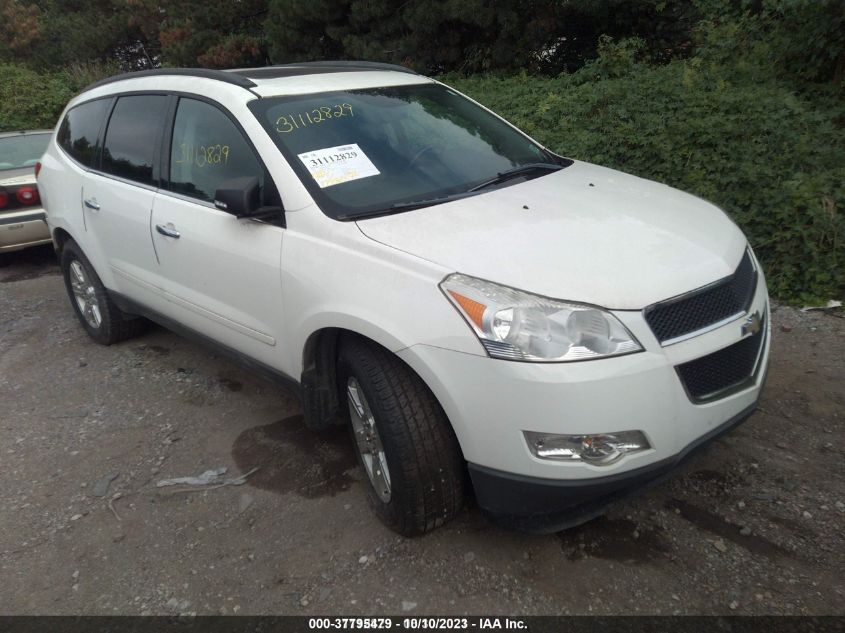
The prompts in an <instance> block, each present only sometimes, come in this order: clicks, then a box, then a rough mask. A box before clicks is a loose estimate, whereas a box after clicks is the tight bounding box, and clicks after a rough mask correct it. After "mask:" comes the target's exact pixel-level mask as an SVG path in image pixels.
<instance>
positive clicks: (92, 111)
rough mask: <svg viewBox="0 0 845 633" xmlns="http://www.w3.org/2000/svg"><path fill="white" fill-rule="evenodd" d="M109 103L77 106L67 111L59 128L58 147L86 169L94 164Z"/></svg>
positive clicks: (91, 103)
mask: <svg viewBox="0 0 845 633" xmlns="http://www.w3.org/2000/svg"><path fill="white" fill-rule="evenodd" d="M110 103H111V100H110V99H98V100H96V101H89V102H88V103H83V104H81V105H78V106H76V107H74V108H72V109H71V110H69V111H68V113H67V114H66V115H65V118H64V120H63V121H62V125H61V127H59V133H58V135H57V137H56V140H57V142H58V143H59V146H60V147H61V148H62V149H64V150H65V151H66V152H67V153H68V154H70V155H71V156H72V157H73V158H75V159H76V160H77V161H79V162H80V163H82V164H83V165H85V166H86V167H91V166H93V164H94V160H95V157H96V154H97V151H98V150H99V141H100V139H99V133H100V129H101V128H102V126H103V121H104V119H105V117H106V114H107V113H108V112H107V111H108V106H109V104H110Z"/></svg>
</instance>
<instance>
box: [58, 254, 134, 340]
mask: <svg viewBox="0 0 845 633" xmlns="http://www.w3.org/2000/svg"><path fill="white" fill-rule="evenodd" d="M61 265H62V276H63V277H64V280H65V288H66V289H67V293H68V297H70V303H71V305H72V306H73V309H74V312H76V316H77V317H78V318H79V322H80V323H81V324H82V327H83V328H85V331H86V332H88V335H89V336H90V337H91V338H92V339H94V340H95V341H97V342H98V343H100V344H101V345H111V344H112V343H117V342H119V341H123V340H125V339H128V338H131V337H133V336H136V335H137V334H140V333H141V332H142V331H143V329H144V326H145V322H144V320H143V319H141V318H138V317H135V316H132V315H129V314H126V313H125V312H123V311H121V310H120V308H118V307H117V305H115V303H114V302H113V301H112V300H111V298H109V296H108V293H107V292H106V289H105V286H103V283H102V282H101V281H100V278H99V277H98V276H97V273H96V272H94V267H93V266H91V262H89V261H88V258H87V257H85V254H84V253H83V252H82V249H81V248H79V245H78V244H76V242H73V241H69V242H68V243H67V244H65V247H64V248H63V249H62V256H61Z"/></svg>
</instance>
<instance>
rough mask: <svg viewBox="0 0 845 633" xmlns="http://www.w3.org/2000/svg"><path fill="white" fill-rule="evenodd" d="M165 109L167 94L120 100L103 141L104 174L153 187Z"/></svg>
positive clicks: (102, 167) (122, 98)
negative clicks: (154, 165)
mask: <svg viewBox="0 0 845 633" xmlns="http://www.w3.org/2000/svg"><path fill="white" fill-rule="evenodd" d="M166 109H167V97H166V96H164V95H136V96H128V97H120V98H119V99H118V100H117V103H115V106H114V110H112V115H111V118H110V119H109V126H108V130H107V131H106V137H105V141H104V142H103V158H102V164H101V169H102V171H104V172H106V173H107V174H112V175H114V176H119V177H121V178H126V179H128V180H133V181H135V182H140V183H143V184H153V163H154V159H155V154H156V145H157V143H158V138H159V136H160V134H161V131H162V128H163V126H164V119H165V111H166Z"/></svg>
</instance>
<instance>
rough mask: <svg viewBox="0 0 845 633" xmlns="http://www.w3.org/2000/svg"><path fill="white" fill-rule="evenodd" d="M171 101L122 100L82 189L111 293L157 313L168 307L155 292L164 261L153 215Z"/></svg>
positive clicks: (116, 104)
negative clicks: (152, 223) (157, 246)
mask: <svg viewBox="0 0 845 633" xmlns="http://www.w3.org/2000/svg"><path fill="white" fill-rule="evenodd" d="M168 102H169V97H168V96H166V95H162V94H137V95H125V96H120V97H118V98H117V99H116V100H115V101H114V106H113V108H112V110H111V114H110V116H109V118H108V124H107V127H106V131H105V135H104V138H103V145H102V151H101V155H100V157H99V164H97V165H94V171H90V172H88V174H87V175H86V177H85V180H84V184H83V191H82V205H83V214H84V217H85V226H86V230H87V232H88V233H89V234H91V236H92V237H93V240H90V241H91V242H93V243H94V246H95V248H96V250H98V251H99V258H98V259H99V260H100V262H99V263H100V267H102V266H103V265H105V266H106V267H107V270H100V271H99V273H100V276H101V277H102V278H103V279H104V280H107V281H106V283H107V285H108V286H109V288H110V289H111V290H114V291H117V292H119V293H120V294H122V295H125V296H127V297H129V298H130V299H133V300H135V301H138V302H141V303H143V304H145V305H147V306H148V307H152V308H153V309H156V308H159V307H161V305H162V300H161V295H160V293H159V292H158V291H157V290H156V289H155V284H154V280H155V273H156V272H157V268H158V262H157V261H156V256H155V251H154V250H153V245H152V238H151V236H150V216H151V214H152V209H153V199H154V198H155V193H156V190H157V189H158V184H159V173H158V172H159V168H158V165H157V162H158V161H157V160H156V158H157V156H158V155H159V148H160V144H161V139H162V136H163V131H164V127H165V120H166V113H167V107H168Z"/></svg>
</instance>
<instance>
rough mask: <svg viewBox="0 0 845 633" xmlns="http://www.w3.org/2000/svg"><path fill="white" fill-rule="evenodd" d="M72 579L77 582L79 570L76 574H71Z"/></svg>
mask: <svg viewBox="0 0 845 633" xmlns="http://www.w3.org/2000/svg"><path fill="white" fill-rule="evenodd" d="M71 577H72V578H73V579H74V580H76V579H77V578H79V570H78V569H77V570H76V571H75V572H73V573H72V574H71Z"/></svg>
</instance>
